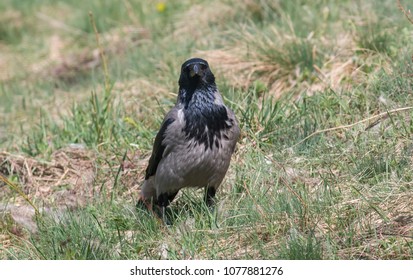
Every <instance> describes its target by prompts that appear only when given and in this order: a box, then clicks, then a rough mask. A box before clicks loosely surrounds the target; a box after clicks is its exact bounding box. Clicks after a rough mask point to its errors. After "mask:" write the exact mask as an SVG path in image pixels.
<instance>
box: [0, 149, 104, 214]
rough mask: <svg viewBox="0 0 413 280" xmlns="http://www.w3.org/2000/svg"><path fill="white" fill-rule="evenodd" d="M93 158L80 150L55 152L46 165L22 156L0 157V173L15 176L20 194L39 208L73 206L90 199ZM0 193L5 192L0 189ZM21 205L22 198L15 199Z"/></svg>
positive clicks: (92, 180)
mask: <svg viewBox="0 0 413 280" xmlns="http://www.w3.org/2000/svg"><path fill="white" fill-rule="evenodd" d="M94 160H95V156H94V155H93V153H91V152H90V151H87V150H85V149H84V148H81V147H69V148H65V149H61V150H57V151H56V152H54V153H53V154H52V155H51V160H50V161H40V160H36V159H34V158H30V157H27V156H22V155H15V154H10V153H7V152H1V153H0V171H1V173H2V174H4V175H6V176H17V177H18V178H19V184H20V185H21V186H22V187H23V191H24V192H25V193H26V194H27V195H28V197H29V198H30V199H31V200H35V201H36V202H37V203H40V204H43V205H66V206H72V207H73V206H77V205H82V204H84V203H85V202H86V199H87V197H90V196H91V195H92V186H93V184H94V178H95V173H96V170H95V164H94ZM0 192H2V193H3V194H6V193H7V192H8V191H7V189H6V188H5V187H3V188H2V189H1V190H0ZM16 200H17V201H19V203H22V202H23V201H22V198H19V197H18V198H16Z"/></svg>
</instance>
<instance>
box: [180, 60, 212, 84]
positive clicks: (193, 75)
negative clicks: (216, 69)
mask: <svg viewBox="0 0 413 280" xmlns="http://www.w3.org/2000/svg"><path fill="white" fill-rule="evenodd" d="M179 86H180V87H182V88H186V89H193V90H195V89H197V88H205V87H208V86H215V77H214V74H212V72H211V69H209V65H208V62H207V61H205V60H203V59H202V58H191V59H188V60H187V61H185V62H184V64H182V67H181V76H180V77H179Z"/></svg>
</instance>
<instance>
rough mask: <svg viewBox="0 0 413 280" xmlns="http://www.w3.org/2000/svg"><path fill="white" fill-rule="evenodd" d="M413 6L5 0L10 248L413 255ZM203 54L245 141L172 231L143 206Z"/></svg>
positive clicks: (93, 254)
mask: <svg viewBox="0 0 413 280" xmlns="http://www.w3.org/2000/svg"><path fill="white" fill-rule="evenodd" d="M176 2H178V1H176ZM378 2H380V3H378ZM409 5H411V3H409V2H408V1H398V0H384V1H373V0H367V1H338V0H316V1H311V3H310V2H309V1H301V0H294V1H267V0H260V1H251V0H242V1H235V0H224V1H215V0H213V1H205V0H185V1H179V3H175V1H139V0H125V1H120V2H119V1H112V2H111V1H98V0H91V1H82V2H79V1H76V0H68V1H40V0H33V1H18V0H5V1H2V2H1V3H0V175H1V176H0V259H413V214H412V213H413V203H412V197H413V175H412V172H411V170H412V168H413V154H412V152H413V144H412V141H411V140H412V136H413V121H412V116H413V97H412V96H413V95H412V93H413V52H412V50H413V39H412V38H413V20H412V19H413V16H412V15H411V13H410V10H409V9H412V7H411V6H409ZM190 57H202V58H204V59H206V60H207V61H208V62H209V64H210V66H211V69H212V71H213V72H214V73H215V76H216V81H217V84H218V87H219V89H220V91H221V93H222V95H223V97H224V99H225V102H226V104H228V106H229V107H231V108H232V109H233V110H234V111H235V113H236V115H237V117H238V120H239V122H240V126H241V130H242V136H241V139H240V140H239V142H238V144H237V149H236V152H235V154H234V156H233V158H232V162H231V166H230V168H229V171H228V173H227V176H226V178H225V180H224V182H223V184H222V186H221V188H220V189H219V191H218V194H217V196H218V204H217V207H216V210H215V211H213V212H211V211H209V209H208V208H207V207H206V206H205V205H204V204H203V203H202V191H201V190H185V191H183V192H181V193H180V194H179V195H178V197H177V199H176V200H175V201H174V202H173V203H172V205H171V213H172V225H171V226H165V225H164V224H162V223H161V222H160V221H159V220H158V219H156V218H155V217H154V216H152V215H151V214H150V213H147V212H145V211H143V210H141V209H139V208H136V207H135V203H136V200H137V197H138V191H139V188H140V186H141V184H142V181H143V178H144V172H145V168H146V165H147V162H148V159H149V156H150V153H151V148H152V144H153V140H154V136H155V135H156V132H157V130H158V129H159V126H160V123H161V121H162V118H163V115H164V114H165V112H166V111H168V109H169V108H171V107H172V106H173V104H174V103H175V100H176V93H177V89H178V84H177V81H178V77H179V71H180V65H181V64H182V62H183V61H185V60H186V59H188V58H190Z"/></svg>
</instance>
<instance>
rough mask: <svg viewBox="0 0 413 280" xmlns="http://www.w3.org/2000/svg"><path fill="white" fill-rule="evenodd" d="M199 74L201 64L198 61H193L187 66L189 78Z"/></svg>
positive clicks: (200, 72)
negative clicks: (193, 62)
mask: <svg viewBox="0 0 413 280" xmlns="http://www.w3.org/2000/svg"><path fill="white" fill-rule="evenodd" d="M201 74H202V69H201V65H199V64H198V63H195V64H192V65H190V66H189V76H190V77H191V78H193V77H195V76H201Z"/></svg>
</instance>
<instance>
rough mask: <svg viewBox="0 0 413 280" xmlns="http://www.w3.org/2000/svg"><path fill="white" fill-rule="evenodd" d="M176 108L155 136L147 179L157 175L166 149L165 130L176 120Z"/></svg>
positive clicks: (165, 119)
mask: <svg viewBox="0 0 413 280" xmlns="http://www.w3.org/2000/svg"><path fill="white" fill-rule="evenodd" d="M175 117H176V109H175V108H174V109H172V110H171V111H170V112H169V113H168V114H167V115H166V116H165V118H164V120H163V122H162V126H161V129H160V130H159V132H158V134H157V135H156V137H155V143H154V144H153V150H152V155H151V158H150V159H149V164H148V167H147V168H146V174H145V180H147V179H148V178H149V177H151V176H153V175H155V173H156V169H157V168H158V164H159V162H160V161H161V159H162V156H163V153H164V151H165V148H166V146H165V144H164V143H163V142H164V139H165V132H166V130H167V129H168V127H169V126H170V125H171V124H172V123H173V122H174V121H175Z"/></svg>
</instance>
